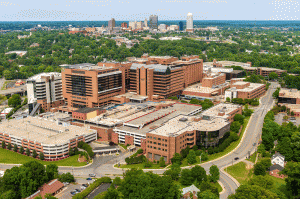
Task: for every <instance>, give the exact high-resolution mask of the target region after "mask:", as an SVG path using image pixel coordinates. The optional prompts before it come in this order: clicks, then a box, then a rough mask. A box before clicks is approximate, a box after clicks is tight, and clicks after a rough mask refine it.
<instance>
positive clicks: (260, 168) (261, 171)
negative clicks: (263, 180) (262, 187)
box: [254, 162, 266, 176]
mask: <svg viewBox="0 0 300 199" xmlns="http://www.w3.org/2000/svg"><path fill="white" fill-rule="evenodd" d="M254 174H255V175H263V176H264V175H266V168H265V166H264V165H263V164H262V163H260V162H258V163H256V164H255V165H254Z"/></svg>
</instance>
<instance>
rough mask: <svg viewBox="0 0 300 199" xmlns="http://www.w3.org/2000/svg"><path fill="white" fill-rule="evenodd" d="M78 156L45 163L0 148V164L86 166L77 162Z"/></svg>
mask: <svg viewBox="0 0 300 199" xmlns="http://www.w3.org/2000/svg"><path fill="white" fill-rule="evenodd" d="M78 156H79V155H74V156H72V157H69V158H66V159H63V160H58V161H53V162H47V161H41V160H37V159H34V158H33V157H28V156H26V155H21V154H19V153H16V152H13V151H9V150H6V149H2V148H0V163H5V164H24V163H26V162H29V161H33V160H35V161H38V162H40V163H41V164H43V165H48V164H56V165H57V166H74V167H79V166H84V165H86V163H85V162H78V161H77V159H78Z"/></svg>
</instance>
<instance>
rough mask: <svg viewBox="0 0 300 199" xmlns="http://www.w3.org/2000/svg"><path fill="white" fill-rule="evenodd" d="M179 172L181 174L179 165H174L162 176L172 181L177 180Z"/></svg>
mask: <svg viewBox="0 0 300 199" xmlns="http://www.w3.org/2000/svg"><path fill="white" fill-rule="evenodd" d="M180 172H181V168H180V166H179V164H176V163H174V164H172V165H171V168H170V169H168V170H166V171H165V172H164V175H165V176H170V177H171V178H172V180H178V179H179V174H180Z"/></svg>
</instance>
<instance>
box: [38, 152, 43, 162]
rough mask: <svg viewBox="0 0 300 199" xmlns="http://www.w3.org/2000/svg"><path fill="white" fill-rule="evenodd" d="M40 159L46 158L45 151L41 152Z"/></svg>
mask: <svg viewBox="0 0 300 199" xmlns="http://www.w3.org/2000/svg"><path fill="white" fill-rule="evenodd" d="M39 156H40V160H44V153H43V152H40V155H39Z"/></svg>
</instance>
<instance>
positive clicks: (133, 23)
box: [128, 21, 137, 30]
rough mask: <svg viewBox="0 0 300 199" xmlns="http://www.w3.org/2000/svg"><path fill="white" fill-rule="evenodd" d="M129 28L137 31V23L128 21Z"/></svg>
mask: <svg viewBox="0 0 300 199" xmlns="http://www.w3.org/2000/svg"><path fill="white" fill-rule="evenodd" d="M128 26H129V27H131V29H132V30H135V29H137V23H136V21H129V25H128Z"/></svg>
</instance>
